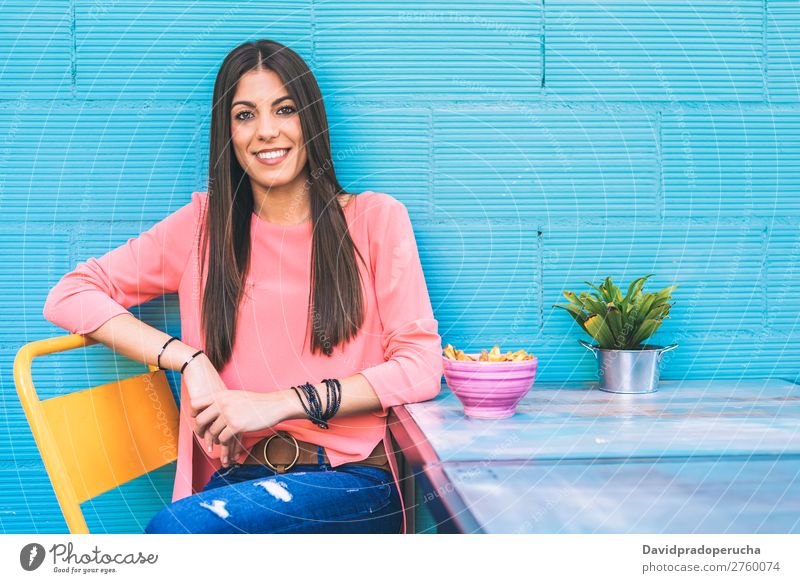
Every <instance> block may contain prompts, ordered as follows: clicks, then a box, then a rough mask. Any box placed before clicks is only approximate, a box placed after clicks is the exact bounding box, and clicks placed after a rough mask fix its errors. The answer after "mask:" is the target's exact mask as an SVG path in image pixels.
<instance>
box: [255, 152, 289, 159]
mask: <svg viewBox="0 0 800 583" xmlns="http://www.w3.org/2000/svg"><path fill="white" fill-rule="evenodd" d="M288 151H289V150H275V151H272V152H259V153H258V154H256V156H258V157H259V158H266V159H267V160H269V159H270V158H280V157H281V156H283V155H285V154H286V152H288Z"/></svg>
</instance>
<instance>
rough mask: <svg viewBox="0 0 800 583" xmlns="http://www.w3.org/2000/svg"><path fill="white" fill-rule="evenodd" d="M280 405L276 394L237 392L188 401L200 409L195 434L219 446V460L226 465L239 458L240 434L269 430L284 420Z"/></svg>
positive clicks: (219, 393)
mask: <svg viewBox="0 0 800 583" xmlns="http://www.w3.org/2000/svg"><path fill="white" fill-rule="evenodd" d="M280 404H281V402H280V400H279V398H278V395H277V394H276V393H256V392H253V391H237V390H234V391H230V390H229V391H224V392H215V393H209V394H207V395H205V396H203V397H199V398H198V399H196V400H195V399H192V406H193V407H194V406H195V405H197V406H198V407H199V408H202V411H201V412H200V413H198V414H197V415H196V417H195V420H196V421H197V428H196V429H195V431H197V432H200V431H203V432H205V434H206V435H211V436H212V438H213V439H214V440H215V441H218V442H219V443H220V444H221V445H222V451H221V453H220V460H221V461H222V464H223V465H226V464H227V463H228V461H230V460H232V459H236V458H237V457H238V456H239V455H240V454H241V451H242V446H241V443H240V440H241V437H242V434H243V433H246V432H250V431H259V430H261V429H265V428H267V427H273V426H275V425H277V424H278V423H280V422H281V421H284V420H285V419H286V415H285V414H284V413H283V410H282V407H281V406H280Z"/></svg>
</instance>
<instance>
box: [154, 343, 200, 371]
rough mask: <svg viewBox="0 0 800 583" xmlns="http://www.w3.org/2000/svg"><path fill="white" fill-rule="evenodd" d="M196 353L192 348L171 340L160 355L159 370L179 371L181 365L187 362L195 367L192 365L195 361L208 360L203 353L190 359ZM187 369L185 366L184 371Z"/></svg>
mask: <svg viewBox="0 0 800 583" xmlns="http://www.w3.org/2000/svg"><path fill="white" fill-rule="evenodd" d="M159 350H160V347H159ZM197 351H198V349H197V348H195V347H194V346H189V345H188V344H185V343H183V342H181V341H180V340H173V341H172V342H170V343H169V344H168V345H167V347H166V348H165V349H164V351H163V352H162V353H161V359H160V360H161V368H165V369H170V370H175V371H180V370H181V368H182V367H183V365H184V364H186V363H187V362H190V361H191V363H192V365H191V366H197V364H196V363H194V361H195V360H198V359H201V360H202V359H204V358H205V359H206V360H207V359H208V357H207V356H206V355H205V353H200V354H198V355H197V356H195V357H194V358H192V355H194V354H195V353H197ZM188 368H189V367H188V366H187V367H186V369H185V370H188Z"/></svg>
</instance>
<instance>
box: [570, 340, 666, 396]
mask: <svg viewBox="0 0 800 583" xmlns="http://www.w3.org/2000/svg"><path fill="white" fill-rule="evenodd" d="M578 342H580V343H581V345H582V346H584V347H585V348H588V349H589V350H591V351H592V354H594V356H595V358H596V359H597V372H598V377H599V379H600V387H599V388H600V390H601V391H607V392H609V393H627V394H637V393H653V392H655V391H656V390H657V389H658V377H659V374H660V365H661V356H662V355H663V354H664V353H665V352H669V351H670V350H674V349H676V348H677V347H678V345H677V344H670V345H669V346H654V345H651V344H645V345H644V346H642V348H641V349H636V350H616V349H608V348H599V347H597V346H592V345H591V344H589V343H588V342H586V341H585V340H579V341H578Z"/></svg>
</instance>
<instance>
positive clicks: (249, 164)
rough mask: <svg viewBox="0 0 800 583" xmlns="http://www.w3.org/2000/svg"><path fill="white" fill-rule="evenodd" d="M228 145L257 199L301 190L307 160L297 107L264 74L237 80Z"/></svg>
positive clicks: (277, 79) (277, 81)
mask: <svg viewBox="0 0 800 583" xmlns="http://www.w3.org/2000/svg"><path fill="white" fill-rule="evenodd" d="M230 115H231V143H232V145H233V150H234V152H235V154H236V159H237V160H238V161H239V165H240V166H241V167H242V169H243V170H244V171H245V172H246V173H247V175H248V176H249V177H250V182H251V184H252V186H253V193H254V194H255V195H256V196H259V194H261V195H263V194H266V193H267V192H270V193H276V194H277V193H279V192H285V193H287V194H290V193H293V192H297V191H300V190H302V188H303V185H304V184H305V182H306V180H307V171H306V161H307V159H308V156H307V153H306V147H305V141H304V140H303V131H302V128H301V127H300V114H299V113H298V111H297V103H295V102H294V100H293V99H292V98H291V97H289V92H288V91H287V90H286V88H285V87H284V85H283V82H282V81H281V79H280V77H278V75H277V74H276V73H275V72H274V71H269V70H254V71H250V72H248V73H245V74H244V75H242V77H241V78H240V79H239V82H238V84H237V85H236V93H235V94H234V96H233V101H232V105H231V112H230Z"/></svg>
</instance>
